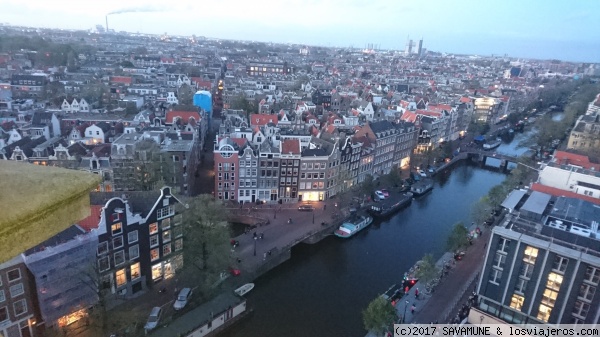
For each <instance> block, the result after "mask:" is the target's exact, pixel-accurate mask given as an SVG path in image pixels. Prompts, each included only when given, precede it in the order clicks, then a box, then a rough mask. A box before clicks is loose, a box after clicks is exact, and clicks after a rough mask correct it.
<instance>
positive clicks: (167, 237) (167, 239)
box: [162, 231, 171, 243]
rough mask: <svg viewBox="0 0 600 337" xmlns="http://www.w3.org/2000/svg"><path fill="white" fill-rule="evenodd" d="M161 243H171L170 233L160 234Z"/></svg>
mask: <svg viewBox="0 0 600 337" xmlns="http://www.w3.org/2000/svg"><path fill="white" fill-rule="evenodd" d="M162 239H163V243H165V242H169V241H171V231H164V232H163V233H162Z"/></svg>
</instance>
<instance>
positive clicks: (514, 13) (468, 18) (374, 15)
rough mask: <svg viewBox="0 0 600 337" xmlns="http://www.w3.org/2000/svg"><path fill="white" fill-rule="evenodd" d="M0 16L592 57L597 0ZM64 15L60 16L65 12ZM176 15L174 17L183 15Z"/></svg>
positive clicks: (10, 10)
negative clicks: (593, 0)
mask: <svg viewBox="0 0 600 337" xmlns="http://www.w3.org/2000/svg"><path fill="white" fill-rule="evenodd" d="M4 2H6V3H5V4H3V16H2V19H0V20H1V21H2V22H4V23H7V24H10V25H16V26H30V27H43V28H62V29H80V30H89V29H92V28H94V27H95V26H96V25H102V26H105V17H106V15H108V26H109V28H110V29H114V30H115V31H127V32H131V33H136V32H139V33H147V34H164V33H167V34H169V35H184V36H191V35H197V36H205V37H208V38H217V39H233V40H249V41H262V42H274V43H295V44H305V45H320V46H328V47H355V48H362V47H364V46H366V45H367V44H375V45H380V46H381V48H382V49H392V50H404V49H405V44H406V40H407V36H410V37H411V39H412V40H413V41H415V42H416V41H418V40H419V39H420V38H421V37H422V38H423V40H424V44H423V47H424V48H426V49H427V50H431V51H438V52H447V53H457V54H472V55H481V56H489V55H492V54H494V55H502V56H503V55H505V54H507V55H508V56H509V57H515V58H519V57H522V58H536V59H559V60H563V61H575V62H592V63H598V62H600V48H599V47H598V42H597V41H600V21H598V20H594V18H593V13H595V12H596V11H594V9H600V3H596V2H585V1H581V2H574V3H567V2H562V1H550V2H548V1H539V0H533V1H527V2H523V3H521V2H519V1H516V0H507V1H504V2H503V3H501V4H500V5H499V6H489V5H486V6H481V2H479V1H475V0H455V1H452V2H446V1H444V2H439V1H433V0H424V1H421V2H419V4H418V5H417V4H414V3H412V2H408V1H394V2H392V1H385V0H371V1H370V2H369V4H368V5H365V4H364V2H362V1H361V2H359V1H358V0H346V1H337V0H288V1H285V4H284V3H283V2H282V1H276V0H262V1H260V3H250V2H247V1H243V0H225V1H222V2H221V3H216V2H205V3H201V4H199V3H197V2H194V1H188V0H180V1H178V2H177V3H176V4H175V5H171V6H167V5H164V2H161V1H157V0H145V1H143V0H129V1H127V5H126V6H123V5H122V1H116V0H106V1H104V2H91V3H86V5H85V6H73V4H75V3H76V2H74V1H69V0H57V1H54V2H45V1H41V0H30V1H29V2H21V1H20V0H5V1H4ZM65 17H66V18H65ZM182 23H183V24H182Z"/></svg>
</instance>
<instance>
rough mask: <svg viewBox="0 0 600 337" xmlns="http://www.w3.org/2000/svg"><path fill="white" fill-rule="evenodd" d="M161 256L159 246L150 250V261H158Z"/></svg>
mask: <svg viewBox="0 0 600 337" xmlns="http://www.w3.org/2000/svg"><path fill="white" fill-rule="evenodd" d="M159 258H160V255H159V252H158V248H154V249H152V250H150V261H156V260H158V259H159Z"/></svg>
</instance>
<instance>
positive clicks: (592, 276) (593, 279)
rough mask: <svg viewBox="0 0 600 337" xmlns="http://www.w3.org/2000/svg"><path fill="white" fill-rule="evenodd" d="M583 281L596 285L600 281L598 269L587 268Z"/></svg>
mask: <svg viewBox="0 0 600 337" xmlns="http://www.w3.org/2000/svg"><path fill="white" fill-rule="evenodd" d="M584 280H585V281H586V282H589V283H591V284H596V285H597V284H598V282H599V281H600V269H598V268H594V267H587V269H586V271H585V278H584Z"/></svg>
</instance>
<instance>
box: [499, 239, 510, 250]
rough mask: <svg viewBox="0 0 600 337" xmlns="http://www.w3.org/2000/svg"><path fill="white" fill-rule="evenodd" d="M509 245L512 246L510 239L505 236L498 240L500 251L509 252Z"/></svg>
mask: <svg viewBox="0 0 600 337" xmlns="http://www.w3.org/2000/svg"><path fill="white" fill-rule="evenodd" d="M509 247H510V240H507V239H505V238H501V239H500V240H499V241H498V248H497V250H498V251H499V252H503V253H508V248H509Z"/></svg>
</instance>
